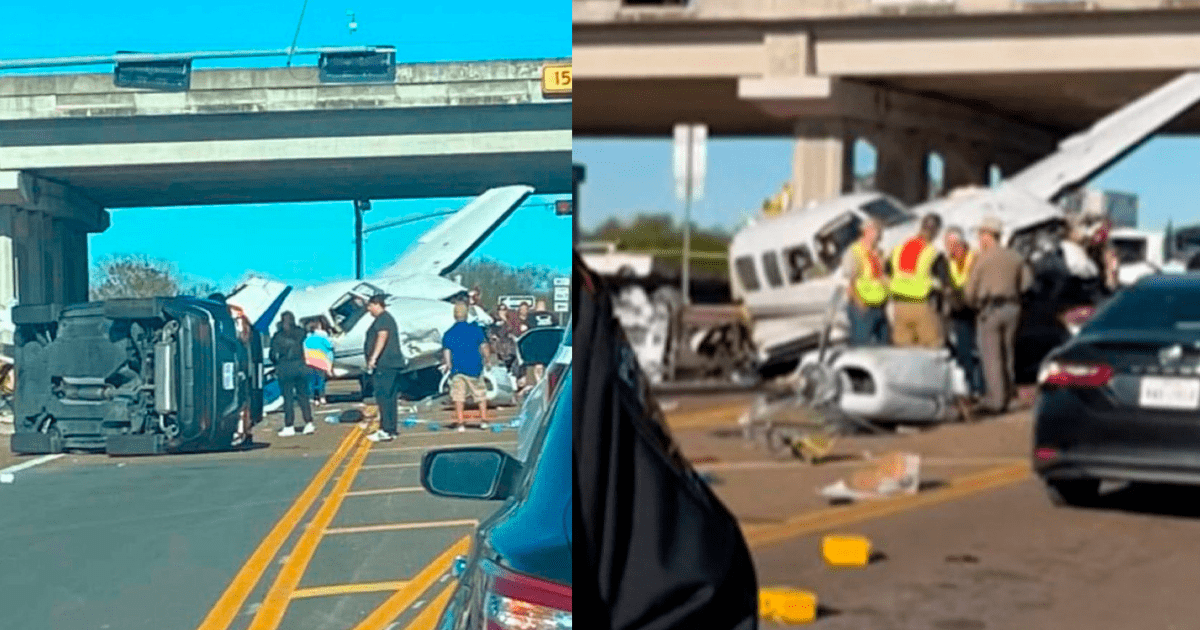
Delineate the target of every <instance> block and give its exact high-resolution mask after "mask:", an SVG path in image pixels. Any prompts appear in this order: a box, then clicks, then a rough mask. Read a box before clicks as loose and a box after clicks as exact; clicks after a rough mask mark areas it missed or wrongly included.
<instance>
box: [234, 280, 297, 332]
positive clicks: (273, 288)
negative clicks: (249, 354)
mask: <svg viewBox="0 0 1200 630" xmlns="http://www.w3.org/2000/svg"><path fill="white" fill-rule="evenodd" d="M291 292H292V287H290V286H288V285H286V284H284V283H282V282H275V281H273V280H266V279H264V278H250V279H248V280H246V281H245V282H243V283H242V284H240V285H238V287H237V288H236V289H234V290H233V291H232V292H230V294H229V296H228V297H227V298H225V301H226V303H228V304H230V305H232V306H236V307H238V308H240V309H242V312H243V313H245V314H246V317H248V318H250V320H251V321H253V322H254V329H255V330H258V331H259V332H269V327H270V325H271V322H272V321H274V319H275V316H276V315H278V314H279V310H280V309H281V308H282V307H283V301H284V300H286V299H287V296H288V295H289V294H290V293H291Z"/></svg>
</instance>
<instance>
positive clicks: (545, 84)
mask: <svg viewBox="0 0 1200 630" xmlns="http://www.w3.org/2000/svg"><path fill="white" fill-rule="evenodd" d="M570 93H571V66H570V65H569V64H568V65H558V66H546V67H544V68H542V94H545V95H547V96H549V95H552V94H570Z"/></svg>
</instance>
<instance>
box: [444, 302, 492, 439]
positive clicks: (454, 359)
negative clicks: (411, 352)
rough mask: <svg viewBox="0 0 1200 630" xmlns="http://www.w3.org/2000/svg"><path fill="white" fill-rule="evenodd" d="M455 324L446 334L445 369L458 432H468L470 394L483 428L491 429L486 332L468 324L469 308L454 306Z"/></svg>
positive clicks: (461, 305)
mask: <svg viewBox="0 0 1200 630" xmlns="http://www.w3.org/2000/svg"><path fill="white" fill-rule="evenodd" d="M454 319H455V322H454V325H453V326H451V327H450V329H449V330H447V331H446V334H444V335H442V348H443V350H442V352H443V354H444V357H445V364H444V365H443V369H444V370H447V371H448V372H449V373H450V398H451V400H453V401H454V411H455V413H456V414H457V418H458V430H459V431H465V430H466V420H465V418H464V417H463V416H464V413H465V407H466V403H467V394H468V393H470V395H471V398H472V399H473V400H474V401H475V404H477V405H479V428H481V429H487V428H488V423H487V387H486V386H485V385H484V382H483V366H484V363H485V362H486V359H487V358H488V355H489V354H490V353H489V348H488V340H487V335H486V334H485V333H484V332H483V329H482V328H480V327H479V326H476V325H475V324H470V323H468V322H467V305H466V304H463V303H461V302H460V303H456V304H455V305H454Z"/></svg>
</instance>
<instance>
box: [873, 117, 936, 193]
mask: <svg viewBox="0 0 1200 630" xmlns="http://www.w3.org/2000/svg"><path fill="white" fill-rule="evenodd" d="M872 141H873V143H874V144H875V151H876V155H878V162H877V164H878V166H877V167H876V172H875V188H876V189H877V190H879V191H880V192H883V193H886V194H888V195H891V196H893V197H895V198H897V199H899V200H900V201H903V202H904V203H907V204H916V203H920V202H922V201H925V199H926V198H927V197H928V192H929V169H928V168H927V166H926V163H925V154H926V143H925V142H923V141H922V139H921V137H920V136H919V135H917V134H915V133H907V132H895V133H882V134H877V135H876V136H875V137H873V138H872Z"/></svg>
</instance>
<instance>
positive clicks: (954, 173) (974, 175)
mask: <svg viewBox="0 0 1200 630" xmlns="http://www.w3.org/2000/svg"><path fill="white" fill-rule="evenodd" d="M941 153H942V158H943V159H944V160H945V162H946V190H947V191H950V190H954V189H955V188H959V187H962V186H986V185H987V184H988V168H990V167H991V161H990V160H988V159H987V158H986V157H985V154H984V153H983V152H981V151H977V150H974V149H973V148H971V147H964V146H953V145H951V146H946V147H943V148H942V149H941Z"/></svg>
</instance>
